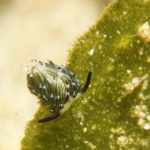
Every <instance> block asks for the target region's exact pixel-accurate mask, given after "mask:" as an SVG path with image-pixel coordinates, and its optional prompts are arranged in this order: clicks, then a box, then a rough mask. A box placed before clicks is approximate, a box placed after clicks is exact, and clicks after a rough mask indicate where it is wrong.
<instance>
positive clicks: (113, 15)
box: [21, 0, 150, 150]
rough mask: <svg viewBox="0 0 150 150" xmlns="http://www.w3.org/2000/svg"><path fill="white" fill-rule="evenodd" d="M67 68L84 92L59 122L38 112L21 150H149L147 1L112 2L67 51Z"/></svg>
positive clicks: (149, 17) (43, 111)
mask: <svg viewBox="0 0 150 150" xmlns="http://www.w3.org/2000/svg"><path fill="white" fill-rule="evenodd" d="M67 67H68V68H69V69H70V70H72V71H73V72H74V73H75V75H76V76H77V77H78V78H79V79H80V81H81V84H82V85H83V84H84V83H85V80H86V76H87V74H88V72H89V71H92V74H93V76H92V80H91V85H90V87H89V89H88V90H87V92H86V93H85V94H84V95H82V96H81V97H80V98H78V99H76V101H75V102H74V103H73V104H72V105H71V107H70V108H69V110H68V111H66V112H65V113H64V114H63V115H61V116H60V117H59V118H57V119H55V120H53V121H50V122H47V123H43V124H41V123H38V120H39V118H44V117H45V116H48V115H49V112H48V111H47V105H44V106H40V108H39V110H38V111H37V113H36V114H35V116H34V119H33V120H32V121H30V122H29V123H28V124H27V127H26V129H25V137H24V138H23V139H22V141H21V150H66V149H70V150H84V149H87V150H88V149H89V150H91V149H92V150H94V149H95V150H107V149H114V150H116V149H135V150H138V149H140V150H141V149H144V150H149V149H150V1H149V0H116V1H115V2H113V3H112V4H111V5H110V6H109V7H108V8H107V9H106V10H105V12H104V14H103V16H102V17H101V18H100V20H98V21H97V23H96V25H94V26H93V27H92V28H90V29H89V31H88V32H87V33H85V34H84V35H83V36H81V37H80V38H79V39H78V40H77V41H76V42H75V44H74V46H73V48H72V50H70V54H69V58H68V65H67Z"/></svg>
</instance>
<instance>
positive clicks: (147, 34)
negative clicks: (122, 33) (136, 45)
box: [138, 22, 150, 43]
mask: <svg viewBox="0 0 150 150" xmlns="http://www.w3.org/2000/svg"><path fill="white" fill-rule="evenodd" d="M138 35H139V36H140V37H141V38H142V39H143V40H144V42H145V43H148V42H150V26H149V23H148V22H145V23H144V24H143V25H142V26H141V27H140V28H139V29H138Z"/></svg>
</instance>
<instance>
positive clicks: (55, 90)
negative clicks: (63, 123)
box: [27, 60, 91, 122]
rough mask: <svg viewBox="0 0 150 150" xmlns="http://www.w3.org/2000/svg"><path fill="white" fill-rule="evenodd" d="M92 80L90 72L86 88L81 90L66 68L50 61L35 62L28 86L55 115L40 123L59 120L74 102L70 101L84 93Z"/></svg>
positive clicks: (72, 74) (73, 76)
mask: <svg viewBox="0 0 150 150" xmlns="http://www.w3.org/2000/svg"><path fill="white" fill-rule="evenodd" d="M90 80H91V72H89V75H88V78H87V81H86V83H85V86H84V87H83V88H81V85H80V82H79V80H78V79H77V78H76V77H75V75H74V73H73V72H71V71H69V70H68V69H67V68H66V67H65V66H61V67H60V66H58V65H55V64H54V63H52V62H51V61H49V62H48V63H43V62H40V61H36V60H35V61H33V62H32V66H31V69H30V71H29V72H28V74H27V85H28V88H29V90H30V91H31V93H32V94H34V95H36V96H37V97H38V99H39V100H40V103H41V104H44V105H45V104H46V105H50V111H51V112H52V113H53V114H52V115H51V116H50V117H48V118H45V119H41V120H39V122H47V121H50V120H53V119H55V118H57V117H58V116H59V115H60V114H62V113H63V112H65V111H66V110H67V109H68V108H69V106H70V104H71V103H72V102H73V101H68V100H69V97H72V98H73V99H74V98H76V97H77V96H79V95H81V94H82V93H84V92H85V91H86V90H87V88H88V86H89V84H90Z"/></svg>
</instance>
